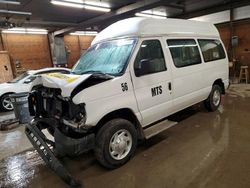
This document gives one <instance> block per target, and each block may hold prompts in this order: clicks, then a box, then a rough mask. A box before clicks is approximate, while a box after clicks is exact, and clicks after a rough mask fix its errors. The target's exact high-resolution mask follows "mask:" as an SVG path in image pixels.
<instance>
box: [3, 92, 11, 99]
mask: <svg viewBox="0 0 250 188" xmlns="http://www.w3.org/2000/svg"><path fill="white" fill-rule="evenodd" d="M13 93H14V92H8V93H4V94H2V95H1V96H0V99H1V98H2V97H3V96H4V95H9V94H13Z"/></svg>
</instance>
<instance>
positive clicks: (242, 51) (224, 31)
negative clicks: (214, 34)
mask: <svg viewBox="0 0 250 188" xmlns="http://www.w3.org/2000/svg"><path fill="white" fill-rule="evenodd" d="M217 28H218V30H219V32H220V35H221V38H222V40H223V42H224V45H225V47H226V49H227V51H228V53H229V58H230V60H232V56H234V58H235V59H237V60H239V62H240V64H241V65H248V66H249V67H250V19H249V20H242V21H237V22H234V23H233V27H232V36H238V46H237V47H236V48H235V49H234V55H232V50H231V47H230V45H231V38H230V32H231V31H230V30H231V29H230V24H229V23H226V24H220V25H217Z"/></svg>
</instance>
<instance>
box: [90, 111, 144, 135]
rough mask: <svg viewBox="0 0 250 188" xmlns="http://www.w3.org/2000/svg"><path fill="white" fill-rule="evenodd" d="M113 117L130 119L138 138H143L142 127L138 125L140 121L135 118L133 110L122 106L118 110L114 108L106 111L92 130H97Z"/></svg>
mask: <svg viewBox="0 0 250 188" xmlns="http://www.w3.org/2000/svg"><path fill="white" fill-rule="evenodd" d="M115 118H122V119H126V120H128V121H130V122H131V123H132V124H133V125H134V126H135V128H136V130H137V132H138V138H139V139H142V138H143V131H142V128H141V126H140V123H139V121H138V119H137V117H136V116H135V114H134V112H133V111H132V110H131V109H129V108H122V109H119V110H115V111H113V112H110V113H108V114H107V115H105V116H104V117H103V118H102V119H101V120H100V121H99V122H98V123H97V125H96V126H95V127H94V132H98V130H99V129H100V128H101V127H102V126H103V125H104V124H105V123H107V122H108V121H110V120H111V119H115Z"/></svg>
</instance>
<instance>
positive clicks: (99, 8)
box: [84, 5, 110, 12]
mask: <svg viewBox="0 0 250 188" xmlns="http://www.w3.org/2000/svg"><path fill="white" fill-rule="evenodd" d="M84 8H85V9H90V10H97V11H102V12H110V8H105V7H97V6H92V5H84Z"/></svg>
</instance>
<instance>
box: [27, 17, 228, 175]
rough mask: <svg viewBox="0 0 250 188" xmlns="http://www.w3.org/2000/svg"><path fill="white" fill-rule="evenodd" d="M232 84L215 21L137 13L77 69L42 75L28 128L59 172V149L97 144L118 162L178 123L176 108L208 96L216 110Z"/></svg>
mask: <svg viewBox="0 0 250 188" xmlns="http://www.w3.org/2000/svg"><path fill="white" fill-rule="evenodd" d="M228 85H229V79H228V58H227V54H226V51H225V48H224V46H223V43H222V41H221V39H220V35H219V33H218V31H217V29H216V28H215V26H214V25H213V24H211V23H205V22H196V21H190V20H178V19H165V20H156V19H152V18H139V17H138V18H129V19H125V20H122V21H118V22H116V23H114V24H113V25H111V26H109V27H108V28H106V29H104V30H103V31H102V32H100V33H99V34H98V35H97V37H96V38H95V39H94V41H93V42H92V45H91V46H90V48H89V49H88V50H87V51H86V52H85V53H84V54H83V55H82V56H81V57H80V59H79V60H78V62H77V63H76V64H75V66H74V67H73V69H72V73H71V74H70V75H68V74H67V75H66V74H58V73H52V74H47V75H42V76H41V77H39V78H37V80H36V81H35V82H34V87H35V90H33V92H32V93H30V96H29V108H30V113H31V115H33V116H34V119H33V120H32V122H31V123H30V124H29V125H28V126H27V127H26V134H27V136H28V138H29V139H30V141H31V143H32V144H33V145H34V147H35V148H36V149H37V151H38V152H39V154H40V155H41V157H42V158H43V159H44V161H45V162H47V164H49V165H50V166H51V167H52V168H53V169H54V170H56V171H60V172H58V173H62V170H58V168H56V167H55V166H57V167H58V166H60V165H61V163H60V162H59V161H58V160H57V158H56V157H55V155H56V156H58V155H59V156H65V155H68V156H76V155H79V154H81V153H82V152H84V151H87V150H91V149H93V150H94V151H95V155H96V158H97V160H98V161H99V162H100V164H101V165H103V166H104V167H107V168H111V169H113V168H117V167H119V166H121V165H123V164H125V163H126V162H127V161H128V160H129V159H130V158H131V157H132V156H133V155H134V153H135V150H136V146H137V143H138V141H140V140H144V139H148V138H150V137H152V136H154V135H156V134H158V133H160V132H162V131H164V130H166V129H167V128H169V127H171V126H173V125H175V124H176V122H172V121H169V120H168V118H167V117H168V116H169V115H171V114H173V113H176V112H178V111H180V110H182V109H184V108H187V107H189V106H191V105H194V104H196V103H199V102H201V101H204V104H205V107H206V108H207V109H208V111H215V110H216V109H217V108H218V107H219V106H220V103H221V95H222V94H225V90H226V89H227V87H228ZM43 129H47V130H48V131H49V132H50V133H51V134H52V135H53V136H54V140H49V139H48V138H46V137H45V135H44V134H43V132H42V130H43ZM61 166H62V165H61ZM61 166H60V168H59V169H62V168H61ZM61 177H63V175H61ZM63 178H64V179H65V177H63Z"/></svg>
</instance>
